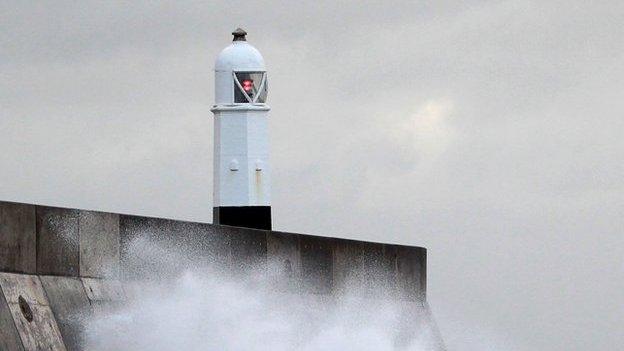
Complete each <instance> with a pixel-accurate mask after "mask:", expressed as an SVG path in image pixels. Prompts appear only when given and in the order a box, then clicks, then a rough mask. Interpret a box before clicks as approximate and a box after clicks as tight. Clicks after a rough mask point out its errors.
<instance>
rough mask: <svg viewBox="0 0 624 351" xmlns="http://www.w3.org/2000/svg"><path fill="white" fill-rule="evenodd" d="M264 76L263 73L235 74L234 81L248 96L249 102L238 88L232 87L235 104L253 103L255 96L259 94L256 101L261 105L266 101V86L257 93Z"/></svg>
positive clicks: (236, 86)
mask: <svg viewBox="0 0 624 351" xmlns="http://www.w3.org/2000/svg"><path fill="white" fill-rule="evenodd" d="M263 76H264V72H236V79H237V80H238V83H239V84H240V86H241V88H243V90H244V91H245V93H247V96H249V100H247V98H246V97H245V94H243V91H241V89H240V88H239V87H238V85H236V84H235V85H234V102H236V103H249V102H253V100H254V98H255V97H256V95H258V94H260V96H259V97H258V101H257V102H260V103H263V102H265V101H266V95H267V94H266V85H265V88H263V89H262V92H259V89H260V84H262V77H263Z"/></svg>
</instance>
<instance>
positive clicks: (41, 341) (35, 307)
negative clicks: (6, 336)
mask: <svg viewBox="0 0 624 351" xmlns="http://www.w3.org/2000/svg"><path fill="white" fill-rule="evenodd" d="M0 288H2V293H3V294H4V297H5V299H6V302H7V305H8V307H9V310H10V311H11V316H12V317H13V323H14V325H15V327H16V328H17V332H18V334H19V336H20V339H21V342H22V345H23V348H24V350H33V351H34V350H37V351H38V350H49V351H64V350H66V349H65V344H64V343H63V339H62V337H61V332H60V330H59V328H58V325H57V324H56V320H55V318H54V315H53V314H52V310H51V309H50V305H49V303H48V299H47V297H46V293H45V291H44V290H43V287H42V286H41V282H40V280H39V277H37V276H34V275H25V274H12V273H0Z"/></svg>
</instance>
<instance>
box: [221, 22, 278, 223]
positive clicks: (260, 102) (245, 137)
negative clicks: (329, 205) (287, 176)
mask: <svg viewBox="0 0 624 351" xmlns="http://www.w3.org/2000/svg"><path fill="white" fill-rule="evenodd" d="M232 35H234V40H233V41H232V44H230V45H229V46H228V47H226V48H225V49H223V51H221V53H220V54H219V56H218V57H217V61H216V63H215V105H214V106H213V107H212V109H211V111H212V112H213V113H214V206H213V207H214V208H213V222H214V223H215V224H225V225H232V226H238V227H248V228H257V229H271V183H270V181H271V173H270V168H269V128H268V124H269V123H268V122H269V121H268V118H269V110H270V108H269V106H268V105H267V104H266V99H267V88H268V84H267V74H266V68H265V66H264V59H263V58H262V55H261V54H260V52H259V51H258V50H257V49H256V48H254V47H253V46H251V45H250V44H249V43H247V39H246V37H245V36H246V35H247V33H246V32H245V31H244V30H242V29H240V28H238V29H236V30H235V31H234V32H232Z"/></svg>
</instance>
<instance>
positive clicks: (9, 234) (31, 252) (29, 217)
mask: <svg viewBox="0 0 624 351" xmlns="http://www.w3.org/2000/svg"><path fill="white" fill-rule="evenodd" d="M36 249H37V246H36V235H35V206H34V205H25V204H17V203H10V202H0V271H7V272H20V273H35V271H36V269H37V251H36Z"/></svg>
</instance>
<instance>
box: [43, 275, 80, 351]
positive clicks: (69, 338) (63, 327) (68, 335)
mask: <svg viewBox="0 0 624 351" xmlns="http://www.w3.org/2000/svg"><path fill="white" fill-rule="evenodd" d="M40 279H41V284H42V286H43V289H44V290H45V293H46V296H47V297H48V302H49V304H50V308H51V310H52V313H54V317H55V318H56V322H57V325H58V327H59V331H60V332H61V336H62V337H63V341H64V342H65V347H66V348H67V350H68V351H74V350H76V351H77V350H81V349H82V348H81V345H82V338H81V336H82V327H81V325H82V321H83V319H85V318H89V316H90V314H91V305H90V303H89V300H88V299H87V294H86V293H85V289H84V286H83V285H82V281H81V280H80V278H76V277H59V276H41V277H40Z"/></svg>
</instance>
